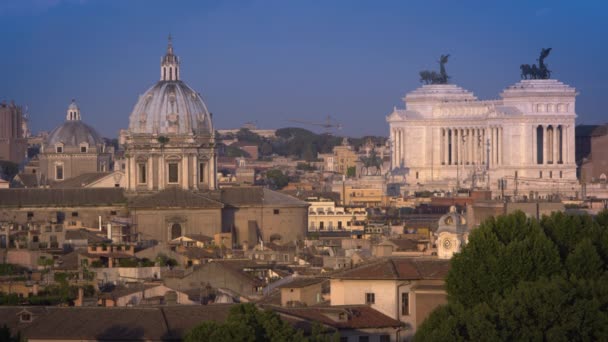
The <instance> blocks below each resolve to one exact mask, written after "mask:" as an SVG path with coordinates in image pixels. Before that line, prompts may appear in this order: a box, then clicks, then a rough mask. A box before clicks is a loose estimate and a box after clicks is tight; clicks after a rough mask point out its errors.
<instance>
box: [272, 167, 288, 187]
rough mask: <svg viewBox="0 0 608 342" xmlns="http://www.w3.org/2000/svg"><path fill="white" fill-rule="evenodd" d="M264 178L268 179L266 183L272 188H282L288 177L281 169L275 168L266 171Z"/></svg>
mask: <svg viewBox="0 0 608 342" xmlns="http://www.w3.org/2000/svg"><path fill="white" fill-rule="evenodd" d="M266 179H267V180H268V185H269V186H270V188H271V189H273V190H280V189H283V188H284V187H285V186H286V185H287V184H289V177H288V176H287V175H286V174H284V173H283V171H281V170H277V169H272V170H268V171H266Z"/></svg>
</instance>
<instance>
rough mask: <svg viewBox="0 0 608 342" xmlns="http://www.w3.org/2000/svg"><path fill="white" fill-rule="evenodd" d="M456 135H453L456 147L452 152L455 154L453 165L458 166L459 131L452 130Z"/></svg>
mask: <svg viewBox="0 0 608 342" xmlns="http://www.w3.org/2000/svg"><path fill="white" fill-rule="evenodd" d="M454 131H455V132H456V134H455V135H454V142H456V146H455V148H454V152H455V153H456V158H454V164H456V165H460V139H462V138H461V136H460V129H455V130H454Z"/></svg>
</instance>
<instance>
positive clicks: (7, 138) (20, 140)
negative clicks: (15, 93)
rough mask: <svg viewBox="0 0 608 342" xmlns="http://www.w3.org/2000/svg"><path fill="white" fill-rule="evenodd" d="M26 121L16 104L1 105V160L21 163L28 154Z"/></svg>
mask: <svg viewBox="0 0 608 342" xmlns="http://www.w3.org/2000/svg"><path fill="white" fill-rule="evenodd" d="M24 125H25V120H24V116H23V112H22V109H21V107H19V106H16V105H15V104H14V103H10V104H6V103H2V104H0V160H9V161H11V162H13V163H17V164H18V163H20V162H21V161H23V159H25V154H26V152H27V137H26V136H25V135H24V133H25V132H24V128H27V125H25V127H24Z"/></svg>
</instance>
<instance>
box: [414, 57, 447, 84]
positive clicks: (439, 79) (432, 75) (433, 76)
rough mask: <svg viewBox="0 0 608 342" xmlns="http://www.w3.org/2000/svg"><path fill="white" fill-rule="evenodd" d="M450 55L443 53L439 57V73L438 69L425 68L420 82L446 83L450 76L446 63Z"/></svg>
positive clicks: (421, 73)
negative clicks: (446, 69)
mask: <svg viewBox="0 0 608 342" xmlns="http://www.w3.org/2000/svg"><path fill="white" fill-rule="evenodd" d="M449 57H450V55H441V57H440V58H439V61H438V63H439V73H437V72H436V71H430V70H423V71H421V72H420V82H422V83H424V84H446V83H448V80H449V79H450V76H448V74H447V73H446V71H445V64H446V63H447V62H448V58H449Z"/></svg>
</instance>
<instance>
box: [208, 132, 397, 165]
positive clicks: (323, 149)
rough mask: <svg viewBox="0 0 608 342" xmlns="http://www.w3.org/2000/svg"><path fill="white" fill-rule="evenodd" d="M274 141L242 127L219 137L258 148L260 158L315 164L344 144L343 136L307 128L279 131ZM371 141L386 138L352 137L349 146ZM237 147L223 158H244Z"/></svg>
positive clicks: (383, 141)
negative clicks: (289, 159) (316, 131)
mask: <svg viewBox="0 0 608 342" xmlns="http://www.w3.org/2000/svg"><path fill="white" fill-rule="evenodd" d="M275 135H276V137H275V138H274V139H269V138H264V137H262V136H260V135H258V134H256V133H254V132H252V131H250V130H249V129H247V128H241V129H240V130H239V131H238V132H237V133H236V134H226V135H224V136H220V135H219V134H218V137H219V138H220V139H224V138H226V139H233V138H237V139H238V141H240V142H248V143H252V144H255V145H257V146H258V152H259V155H260V158H266V157H269V156H271V155H273V154H276V155H279V156H284V157H295V158H298V159H304V160H306V161H314V160H315V159H316V158H317V154H319V153H331V152H332V151H333V148H334V147H335V146H337V145H341V144H342V137H338V136H334V135H331V134H327V133H323V134H316V133H314V132H311V131H309V130H307V129H304V128H298V127H287V128H281V129H278V130H277V131H276V133H275ZM368 141H372V142H373V143H375V144H384V143H385V142H386V138H384V137H374V136H366V137H362V138H350V139H349V143H350V144H351V145H353V146H354V147H355V148H356V149H358V148H360V147H361V146H362V145H363V144H365V143H367V142H368ZM243 152H244V151H242V150H240V149H239V148H238V147H230V146H226V147H225V148H224V149H223V152H222V153H223V155H226V156H228V157H240V156H245V155H243Z"/></svg>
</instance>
